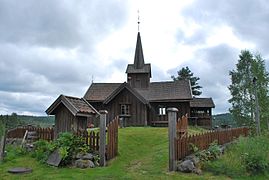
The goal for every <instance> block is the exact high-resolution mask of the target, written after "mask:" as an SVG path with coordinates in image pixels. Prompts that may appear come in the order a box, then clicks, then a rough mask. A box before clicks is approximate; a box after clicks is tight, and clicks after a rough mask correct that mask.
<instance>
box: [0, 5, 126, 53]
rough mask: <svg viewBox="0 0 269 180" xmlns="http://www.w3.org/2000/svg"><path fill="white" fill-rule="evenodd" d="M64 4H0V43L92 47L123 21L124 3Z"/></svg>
mask: <svg viewBox="0 0 269 180" xmlns="http://www.w3.org/2000/svg"><path fill="white" fill-rule="evenodd" d="M64 2H65V3H63V2H62V1H61V2H60V1H53V0H40V1H35V0H28V1H24V2H22V1H21V2H20V1H19V2H18V1H14V0H3V1H1V2H0V21H1V24H0V42H8V43H22V44H25V45H37V46H47V47H67V48H68V47H76V46H80V45H81V43H83V42H84V43H87V46H91V45H92V43H93V42H91V41H95V40H97V39H98V38H100V37H102V36H103V35H105V33H106V32H108V31H109V30H110V29H111V28H113V27H115V26H118V25H120V24H121V23H123V22H124V20H125V18H124V17H125V16H124V14H125V13H126V12H125V5H126V3H124V2H121V3H119V2H117V1H107V2H106V3H104V2H103V1H98V0H95V1H83V3H78V2H77V1H64ZM87 8H88V9H87ZM85 17H87V18H86V19H85ZM85 40H86V42H85Z"/></svg>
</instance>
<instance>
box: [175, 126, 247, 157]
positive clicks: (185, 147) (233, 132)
mask: <svg viewBox="0 0 269 180" xmlns="http://www.w3.org/2000/svg"><path fill="white" fill-rule="evenodd" d="M248 131H249V129H248V128H246V127H242V128H234V129H225V130H217V131H210V132H207V133H202V134H197V135H191V136H186V137H177V138H175V151H176V153H175V155H176V157H175V158H176V160H181V159H183V158H184V157H186V156H188V155H190V154H191V153H192V151H191V148H190V144H193V145H195V146H196V147H198V148H199V150H204V149H207V148H208V147H209V145H210V144H211V143H212V142H214V141H217V143H218V144H219V145H222V144H225V143H228V142H231V141H233V140H234V139H236V138H238V137H239V136H247V135H248Z"/></svg>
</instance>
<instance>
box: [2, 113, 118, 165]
mask: <svg viewBox="0 0 269 180" xmlns="http://www.w3.org/2000/svg"><path fill="white" fill-rule="evenodd" d="M118 125H119V118H118V117H117V118H115V119H114V120H113V121H111V122H110V123H109V124H108V125H107V132H106V136H107V141H106V158H107V160H110V159H112V158H114V157H115V156H116V155H117V154H118ZM26 130H28V131H35V132H37V139H43V140H47V141H52V140H53V137H54V129H53V128H37V127H32V126H25V127H18V128H15V129H11V130H9V131H8V133H7V138H23V136H24V134H25V132H26ZM76 135H77V136H81V137H83V138H84V140H85V143H86V144H87V145H88V146H89V147H90V149H91V150H94V151H98V150H99V145H100V135H99V132H94V131H90V132H88V131H86V130H84V131H78V132H77V133H76Z"/></svg>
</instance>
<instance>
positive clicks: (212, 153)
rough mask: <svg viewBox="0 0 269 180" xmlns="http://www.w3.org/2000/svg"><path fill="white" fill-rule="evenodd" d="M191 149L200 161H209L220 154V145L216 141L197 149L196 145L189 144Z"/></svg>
mask: <svg viewBox="0 0 269 180" xmlns="http://www.w3.org/2000/svg"><path fill="white" fill-rule="evenodd" d="M190 146H191V150H192V151H193V152H194V153H195V155H196V156H197V157H198V158H199V159H200V161H209V160H214V159H216V158H218V157H219V156H220V154H221V151H220V146H219V145H218V144H217V141H214V142H213V143H211V144H210V145H209V147H208V149H206V150H202V151H199V149H198V147H196V146H195V145H194V144H190Z"/></svg>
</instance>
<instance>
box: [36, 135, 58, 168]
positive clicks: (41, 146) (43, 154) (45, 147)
mask: <svg viewBox="0 0 269 180" xmlns="http://www.w3.org/2000/svg"><path fill="white" fill-rule="evenodd" d="M34 147H35V149H34V152H33V153H32V157H34V158H36V159H37V160H38V161H40V162H42V163H45V162H46V161H47V159H48V157H49V155H50V154H51V153H52V152H53V150H54V149H55V145H54V144H52V143H49V142H48V141H45V140H39V141H37V142H35V143H34Z"/></svg>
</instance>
